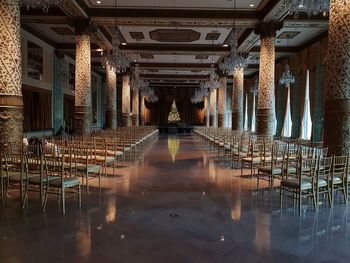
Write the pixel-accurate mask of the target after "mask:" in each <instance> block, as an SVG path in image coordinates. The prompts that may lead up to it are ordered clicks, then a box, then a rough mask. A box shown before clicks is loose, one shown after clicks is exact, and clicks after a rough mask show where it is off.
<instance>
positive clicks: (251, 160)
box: [241, 142, 264, 178]
mask: <svg viewBox="0 0 350 263" xmlns="http://www.w3.org/2000/svg"><path fill="white" fill-rule="evenodd" d="M263 154H264V144H263V143H262V142H252V143H251V146H250V150H249V153H248V156H247V157H244V158H242V163H241V176H243V169H244V168H245V167H249V168H250V177H251V178H253V176H254V174H255V170H256V168H258V167H259V166H261V164H262V158H263Z"/></svg>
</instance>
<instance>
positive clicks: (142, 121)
mask: <svg viewBox="0 0 350 263" xmlns="http://www.w3.org/2000/svg"><path fill="white" fill-rule="evenodd" d="M140 99H141V101H140V125H141V126H143V125H145V107H146V106H145V97H144V96H142V95H141V98H140Z"/></svg>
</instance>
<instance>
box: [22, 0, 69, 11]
mask: <svg viewBox="0 0 350 263" xmlns="http://www.w3.org/2000/svg"><path fill="white" fill-rule="evenodd" d="M63 1H64V0H21V3H22V5H24V6H26V7H27V9H30V8H34V9H42V10H43V11H44V12H45V13H47V12H49V8H50V6H52V5H59V4H61V3H62V2H63Z"/></svg>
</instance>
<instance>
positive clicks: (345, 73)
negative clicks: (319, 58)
mask: <svg viewBox="0 0 350 263" xmlns="http://www.w3.org/2000/svg"><path fill="white" fill-rule="evenodd" d="M349 14H350V0H345V1H335V0H333V1H331V6H330V13H329V30H328V56H327V73H328V74H327V76H328V77H327V86H326V108H325V130H324V142H325V145H326V146H328V149H329V153H330V154H339V155H340V154H347V153H349V152H350V54H349V50H350V15H349Z"/></svg>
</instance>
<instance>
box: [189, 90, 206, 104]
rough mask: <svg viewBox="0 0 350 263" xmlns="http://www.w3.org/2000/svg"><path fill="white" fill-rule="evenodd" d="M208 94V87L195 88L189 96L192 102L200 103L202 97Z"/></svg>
mask: <svg viewBox="0 0 350 263" xmlns="http://www.w3.org/2000/svg"><path fill="white" fill-rule="evenodd" d="M206 96H208V89H202V88H197V89H195V91H194V94H193V96H192V98H191V102H192V103H194V104H195V103H200V102H202V101H203V100H204V98H205V97H206Z"/></svg>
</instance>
